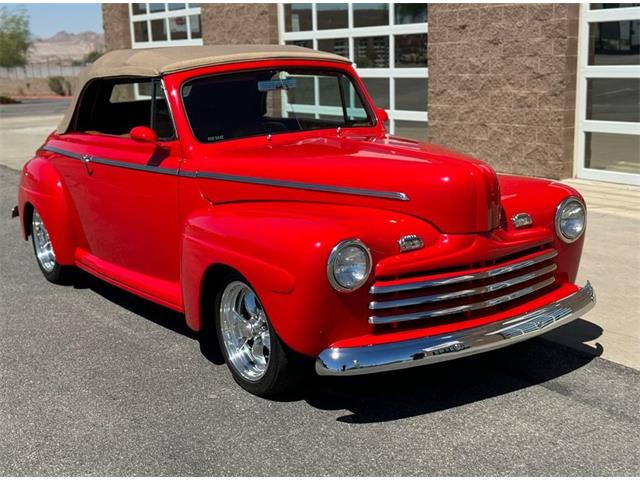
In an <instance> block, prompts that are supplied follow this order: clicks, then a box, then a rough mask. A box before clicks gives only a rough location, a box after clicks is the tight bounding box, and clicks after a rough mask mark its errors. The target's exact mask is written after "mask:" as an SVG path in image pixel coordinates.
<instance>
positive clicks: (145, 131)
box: [129, 126, 158, 143]
mask: <svg viewBox="0 0 640 480" xmlns="http://www.w3.org/2000/svg"><path fill="white" fill-rule="evenodd" d="M129 136H130V137H131V138H132V139H133V140H138V141H139V142H148V143H156V142H157V141H158V134H157V133H156V132H154V131H153V130H152V129H150V128H149V127H143V126H141V127H133V128H132V129H131V133H130V135H129Z"/></svg>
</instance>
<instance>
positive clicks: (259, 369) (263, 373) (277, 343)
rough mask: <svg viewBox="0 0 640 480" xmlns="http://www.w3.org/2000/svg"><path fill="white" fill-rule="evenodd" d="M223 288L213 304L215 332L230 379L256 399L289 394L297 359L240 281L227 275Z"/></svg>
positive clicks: (298, 371)
mask: <svg viewBox="0 0 640 480" xmlns="http://www.w3.org/2000/svg"><path fill="white" fill-rule="evenodd" d="M223 284H224V285H225V287H224V288H223V289H222V290H221V291H220V292H219V293H218V296H217V302H216V331H217V336H218V341H219V343H220V350H221V351H222V355H223V356H224V359H225V361H226V363H227V366H228V367H229V370H230V371H231V374H232V375H233V378H234V379H235V381H236V382H237V383H238V384H239V385H240V386H241V387H242V388H244V389H245V390H247V391H249V392H251V393H253V394H254V395H258V396H263V397H272V396H276V395H280V394H284V393H289V392H291V391H292V387H293V386H294V384H295V383H296V381H297V380H299V379H300V374H301V368H300V367H301V365H300V364H301V361H300V359H299V358H297V357H298V356H297V355H296V354H295V353H294V352H292V351H290V350H289V349H288V348H287V347H286V346H285V345H284V344H283V343H282V341H281V340H280V339H279V338H278V336H277V335H276V333H275V331H274V330H273V327H272V326H271V323H270V322H269V318H268V317H267V313H266V312H265V310H264V307H263V306H262V303H261V302H260V299H259V298H258V295H257V294H256V293H255V291H254V290H253V288H252V287H251V286H250V285H249V284H248V282H247V281H246V280H245V279H244V278H242V277H241V276H240V275H238V274H230V275H229V276H228V277H227V278H226V279H225V281H224V283H223Z"/></svg>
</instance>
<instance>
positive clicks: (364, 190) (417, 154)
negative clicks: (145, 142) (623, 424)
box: [196, 135, 500, 233]
mask: <svg viewBox="0 0 640 480" xmlns="http://www.w3.org/2000/svg"><path fill="white" fill-rule="evenodd" d="M282 137H286V135H283V136H282ZM231 143H232V142H229V143H228V144H227V146H223V147H222V148H220V145H217V146H211V147H209V148H207V149H206V150H205V153H204V157H205V158H202V157H201V158H199V161H198V162H197V163H198V166H199V167H201V166H203V165H204V166H206V168H204V169H201V168H199V169H198V172H197V175H196V176H197V177H198V178H200V180H199V181H200V189H201V192H202V195H203V196H205V197H206V198H207V199H208V200H210V201H211V202H212V203H214V204H215V203H227V202H234V201H312V202H326V203H334V204H335V203H337V204H349V205H359V206H368V207H376V208H384V209H388V210H395V211H400V212H403V213H406V214H409V215H413V216H416V217H419V218H421V219H423V220H425V221H427V222H429V223H431V224H432V225H434V226H435V227H436V228H437V229H438V230H440V231H441V232H443V233H475V232H486V231H489V230H491V229H493V228H496V227H497V226H498V224H499V218H500V192H499V185H498V180H497V176H496V174H495V172H494V171H493V169H492V168H491V167H489V166H488V165H487V164H486V163H484V162H481V161H479V160H477V159H474V158H472V157H468V156H465V155H462V154H460V153H456V152H452V151H449V150H445V149H442V148H440V147H437V146H433V145H429V144H425V143H420V142H414V141H411V140H407V139H401V138H395V137H358V136H346V135H336V136H333V137H331V136H329V137H328V136H325V135H323V136H322V137H320V136H317V137H304V138H298V139H295V140H291V138H289V139H283V138H278V136H274V137H273V139H269V140H264V141H254V142H251V145H245V146H241V147H239V146H238V145H237V143H236V142H233V143H236V145H234V146H232V145H231ZM212 180H219V181H212ZM402 194H403V195H402Z"/></svg>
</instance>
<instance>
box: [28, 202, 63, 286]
mask: <svg viewBox="0 0 640 480" xmlns="http://www.w3.org/2000/svg"><path fill="white" fill-rule="evenodd" d="M31 243H32V244H33V251H34V252H35V254H36V260H37V261H38V266H39V267H40V271H42V274H43V275H44V277H45V278H46V279H47V280H49V281H50V282H52V283H57V284H65V283H68V282H69V280H70V279H71V275H72V273H73V268H72V267H66V266H64V265H60V264H59V263H58V262H57V261H56V253H55V251H54V250H53V245H52V243H51V237H50V236H49V231H48V230H47V227H46V226H45V224H44V221H43V220H42V218H41V217H40V214H39V213H38V211H37V210H34V211H33V215H32V216H31Z"/></svg>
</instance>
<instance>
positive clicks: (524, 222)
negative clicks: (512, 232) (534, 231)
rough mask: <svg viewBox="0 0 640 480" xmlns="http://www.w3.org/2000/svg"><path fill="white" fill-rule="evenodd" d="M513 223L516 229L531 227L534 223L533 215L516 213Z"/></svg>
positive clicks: (512, 218)
mask: <svg viewBox="0 0 640 480" xmlns="http://www.w3.org/2000/svg"><path fill="white" fill-rule="evenodd" d="M511 223H513V226H514V227H515V228H524V227H528V226H529V225H531V224H532V223H533V220H532V219H531V215H529V214H528V213H526V212H522V213H516V214H515V215H514V216H512V217H511Z"/></svg>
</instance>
